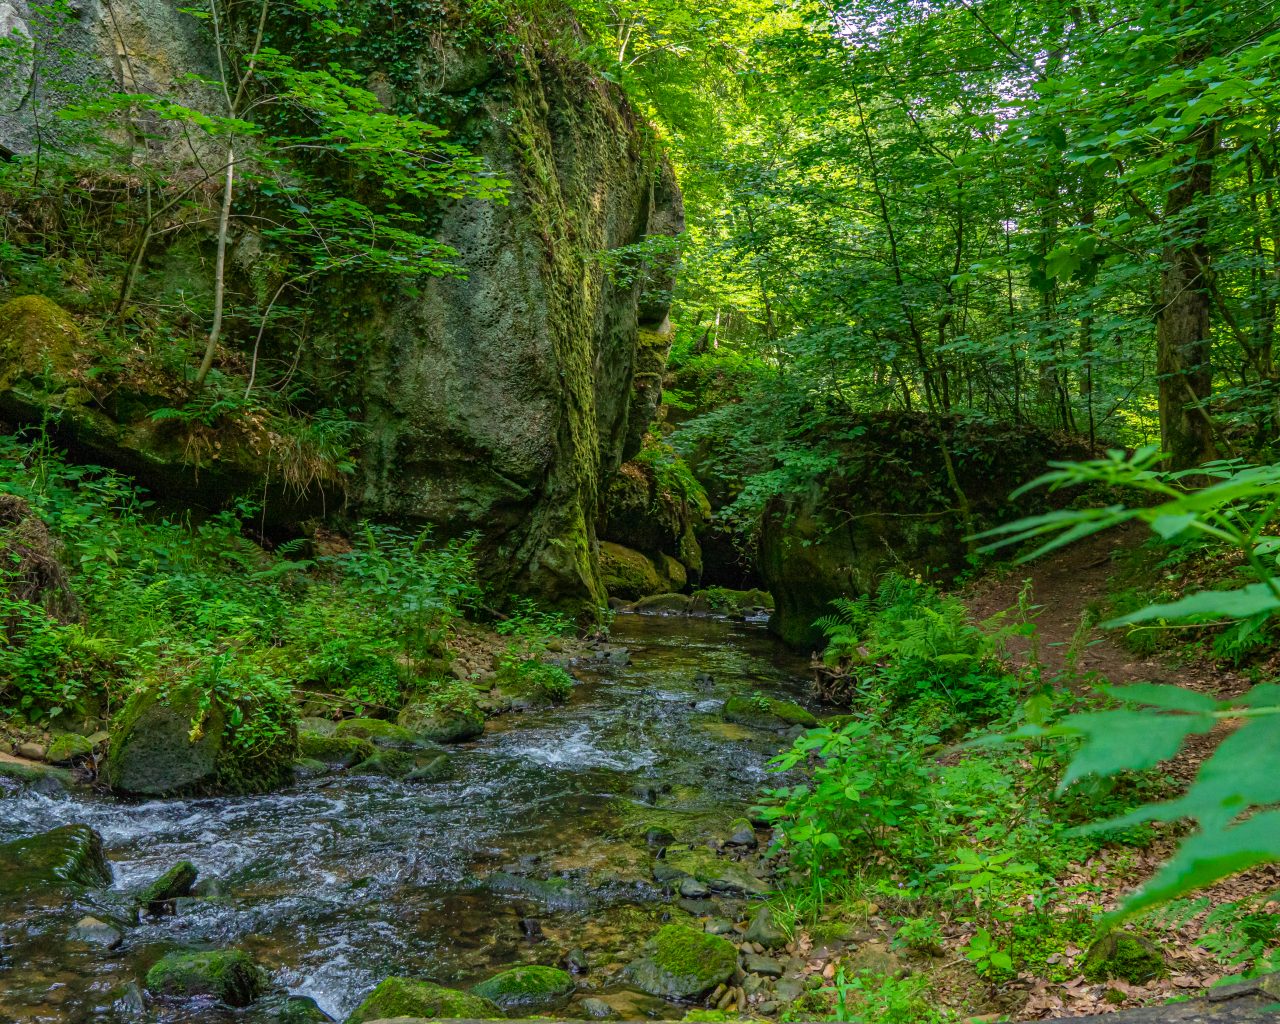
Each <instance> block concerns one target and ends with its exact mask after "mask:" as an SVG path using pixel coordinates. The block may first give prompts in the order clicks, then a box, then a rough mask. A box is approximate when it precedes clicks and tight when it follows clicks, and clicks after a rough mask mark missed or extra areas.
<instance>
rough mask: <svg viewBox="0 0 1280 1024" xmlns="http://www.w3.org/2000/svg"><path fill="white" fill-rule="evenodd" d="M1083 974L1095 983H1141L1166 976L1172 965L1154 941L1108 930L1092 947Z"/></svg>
mask: <svg viewBox="0 0 1280 1024" xmlns="http://www.w3.org/2000/svg"><path fill="white" fill-rule="evenodd" d="M1080 973H1081V974H1083V975H1084V976H1085V979H1086V980H1088V981H1092V982H1103V981H1127V982H1129V984H1131V985H1142V984H1144V983H1145V982H1148V981H1151V980H1152V979H1153V978H1163V977H1164V976H1165V975H1166V974H1168V973H1169V968H1168V965H1167V964H1166V963H1165V958H1164V954H1162V953H1161V952H1160V950H1159V949H1158V948H1157V947H1156V945H1155V943H1153V942H1151V941H1149V940H1148V939H1144V938H1142V936H1140V935H1132V934H1130V933H1129V932H1108V933H1107V934H1106V935H1104V936H1102V938H1100V939H1098V940H1097V941H1096V942H1094V944H1093V945H1092V946H1090V947H1089V951H1088V952H1087V953H1086V954H1085V958H1084V963H1083V964H1082V966H1081V971H1080Z"/></svg>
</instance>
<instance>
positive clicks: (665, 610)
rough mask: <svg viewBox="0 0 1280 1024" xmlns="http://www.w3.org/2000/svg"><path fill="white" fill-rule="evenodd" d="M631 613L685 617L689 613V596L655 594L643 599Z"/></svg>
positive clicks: (632, 607)
mask: <svg viewBox="0 0 1280 1024" xmlns="http://www.w3.org/2000/svg"><path fill="white" fill-rule="evenodd" d="M629 611H633V612H636V613H637V614H639V615H685V614H687V613H688V611H689V595H688V594H654V595H653V596H652V597H642V598H640V600H639V601H637V602H635V604H633V605H631V607H630V609H629Z"/></svg>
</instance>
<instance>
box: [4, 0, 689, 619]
mask: <svg viewBox="0 0 1280 1024" xmlns="http://www.w3.org/2000/svg"><path fill="white" fill-rule="evenodd" d="M378 17H380V15H378V14H377V13H376V12H372V13H370V14H369V17H368V18H364V17H361V18H360V22H361V24H362V28H363V31H364V33H365V34H364V35H363V36H362V37H361V39H362V40H363V42H362V43H361V44H360V45H348V43H347V42H346V41H343V40H339V41H335V42H334V45H335V46H339V45H341V46H343V47H345V49H344V50H343V52H342V53H341V55H340V59H341V60H342V61H343V62H344V63H346V64H348V65H349V66H352V65H360V64H361V63H362V61H363V62H364V66H362V67H357V68H356V70H358V71H361V72H363V73H367V75H368V79H367V84H368V86H369V88H370V90H371V91H373V92H374V93H375V94H377V95H378V96H380V97H382V98H383V100H384V102H385V103H386V104H387V105H388V106H394V107H396V108H397V109H399V110H406V109H408V110H418V111H425V112H426V113H425V114H424V117H426V118H427V119H429V120H433V121H435V122H437V123H442V124H444V125H445V126H446V127H447V128H448V129H449V130H450V131H451V133H452V134H453V136H454V137H455V138H457V139H460V140H463V141H464V143H465V144H466V145H467V147H468V148H469V149H471V150H472V151H473V152H476V153H477V154H479V155H480V156H481V157H483V160H484V162H485V164H486V165H487V167H488V168H489V169H490V170H492V171H493V172H495V173H496V174H499V175H501V176H503V177H505V178H507V179H509V180H510V181H511V183H512V187H511V190H510V193H509V196H508V199H509V201H508V202H506V203H505V204H499V203H494V202H488V201H479V200H474V201H473V200H463V201H454V202H452V203H448V204H444V205H442V206H441V207H440V208H437V209H431V210H427V211H424V213H423V217H424V220H425V221H426V222H427V223H429V224H430V233H431V234H432V236H433V237H434V238H436V239H438V240H440V241H441V242H444V243H446V244H448V245H450V246H452V247H453V248H455V249H456V250H457V251H458V253H459V258H458V261H457V262H458V263H460V265H461V267H462V269H463V270H464V271H465V275H466V276H465V278H436V279H431V280H430V281H428V282H427V283H425V284H423V285H422V286H421V288H420V289H419V290H418V291H417V292H416V293H409V292H407V291H403V290H394V289H393V290H391V291H390V292H389V293H388V292H385V291H384V290H382V289H376V288H371V287H369V285H368V283H367V282H364V281H358V280H346V281H337V282H334V283H333V286H332V287H330V286H329V285H326V291H327V293H331V294H332V296H333V306H334V307H335V308H332V309H330V310H328V311H326V312H327V313H328V314H329V315H328V316H327V318H324V322H318V323H317V326H316V332H317V335H318V338H317V339H315V343H314V344H313V345H312V348H311V350H310V352H309V353H308V354H307V355H306V356H305V357H304V365H305V363H306V362H307V361H308V360H310V361H311V362H312V363H313V364H319V365H320V366H321V368H322V369H326V370H327V376H328V377H329V378H331V379H334V380H336V381H338V382H339V383H337V384H335V385H334V386H335V388H337V389H339V390H340V391H341V394H342V398H343V399H344V400H345V399H348V398H349V399H350V403H349V404H350V405H351V406H354V407H356V408H357V410H358V415H359V416H360V418H362V419H363V420H364V421H365V423H366V425H367V427H368V430H367V432H366V440H365V442H364V444H363V447H362V450H361V452H360V460H359V466H358V469H357V471H356V473H355V474H354V475H353V476H352V477H351V478H350V479H349V480H348V481H346V487H345V491H346V493H345V495H342V496H341V497H343V498H345V501H346V510H347V512H348V513H354V514H358V515H369V516H374V517H380V518H386V519H392V520H396V521H400V522H404V523H420V524H433V525H435V526H436V527H437V528H438V530H439V532H441V533H443V534H447V535H452V536H457V535H462V534H465V533H469V532H471V531H478V532H479V534H480V535H481V550H480V554H479V561H480V563H481V565H482V567H484V568H486V569H487V570H491V574H492V576H493V577H494V582H495V583H497V584H499V586H500V588H501V589H502V590H508V589H513V590H517V591H523V592H526V593H530V594H533V595H535V596H537V597H539V598H542V599H544V600H547V601H550V602H551V603H554V604H557V605H560V606H563V607H565V608H569V609H572V610H575V611H578V610H582V609H588V608H591V607H601V606H603V605H604V604H605V602H606V594H605V591H604V587H603V585H602V582H601V575H600V568H599V555H598V546H597V538H596V533H595V531H596V523H597V521H598V518H599V511H600V504H601V500H602V494H603V492H604V488H605V487H606V486H607V484H608V481H609V479H610V478H611V477H612V475H613V474H614V473H615V472H616V470H617V469H618V467H619V465H620V464H621V463H622V462H623V461H624V459H626V458H629V457H631V456H633V455H634V454H636V452H638V451H639V447H640V441H641V438H642V437H643V434H644V430H645V427H646V425H647V424H648V422H649V420H650V419H651V418H652V416H653V412H654V409H655V407H656V404H657V401H658V391H659V382H660V380H661V368H662V363H663V361H664V360H665V356H666V347H667V344H668V333H669V329H668V327H667V325H666V315H667V307H668V303H669V290H670V280H669V275H670V273H671V272H672V267H673V258H672V257H671V256H670V255H667V256H665V257H662V258H657V259H653V260H645V259H644V257H643V254H641V255H639V256H636V257H632V256H629V255H628V256H625V257H621V258H620V257H619V254H618V250H621V249H625V248H626V247H629V246H632V245H635V244H636V243H641V242H644V241H645V240H646V239H647V238H650V237H653V236H673V235H676V234H679V232H680V231H681V230H682V229H683V209H682V205H681V200H680V193H679V189H678V187H677V185H676V182H675V180H674V177H673V174H672V171H671V168H670V166H669V164H668V163H667V162H666V161H665V160H664V158H663V157H662V155H661V153H660V152H659V151H658V150H657V149H656V148H655V146H654V143H653V140H652V137H651V135H649V134H648V133H647V132H646V130H645V126H644V125H643V124H642V123H641V121H640V119H639V117H638V116H637V114H636V113H635V111H634V109H633V108H632V107H631V105H630V104H629V103H628V101H627V99H626V97H625V96H624V95H623V93H622V91H621V90H620V89H619V88H618V87H617V86H616V85H614V84H612V83H610V82H608V81H607V80H606V79H604V78H603V77H602V76H600V75H599V74H598V73H596V72H594V71H593V70H592V69H590V68H589V67H588V66H587V65H585V64H583V63H582V62H580V61H578V60H576V59H573V58H571V57H570V56H568V55H566V53H565V52H564V48H563V47H559V48H557V47H556V46H554V45H552V44H551V43H550V42H548V41H546V40H547V39H550V38H552V37H553V36H557V35H563V34H565V33H569V34H572V33H573V32H574V31H576V29H575V28H574V26H572V25H571V24H570V23H567V22H562V23H560V24H558V25H557V26H555V27H554V28H548V29H547V30H546V31H542V30H540V29H539V28H538V27H536V26H533V27H530V26H529V25H527V24H523V23H519V25H518V31H517V37H518V38H517V39H516V41H515V42H512V41H510V40H507V41H506V42H504V43H503V44H502V46H495V45H493V43H492V40H491V39H490V38H488V37H489V36H490V35H491V34H492V33H491V30H490V29H488V28H485V27H484V26H481V25H479V24H477V23H476V22H474V21H473V20H470V19H472V15H470V14H469V13H467V11H466V10H465V9H464V7H463V6H462V5H457V6H451V5H446V6H445V9H444V10H443V12H439V11H437V12H435V13H433V14H432V15H431V17H432V18H434V19H436V21H434V22H432V24H431V25H430V26H428V27H429V28H431V31H421V32H417V31H415V32H414V33H409V32H408V31H407V30H406V31H405V32H403V33H401V34H400V35H398V36H397V35H396V33H397V28H396V26H393V25H390V24H389V25H386V26H379V25H378V24H377V23H376V22H377V18H378ZM424 17H425V16H424ZM490 17H492V15H490ZM40 19H41V15H40V14H39V13H36V12H33V9H32V8H30V7H28V5H27V3H26V0H0V26H3V25H9V26H10V28H11V29H12V30H13V31H14V32H16V33H17V35H18V36H19V37H22V38H31V39H32V40H33V44H32V48H31V51H30V52H29V53H28V52H22V48H21V47H18V48H17V49H16V50H15V51H14V53H15V54H16V57H15V59H16V60H18V62H19V63H20V64H22V67H23V68H26V70H27V72H28V74H27V78H26V79H24V81H25V80H27V79H29V80H30V81H32V82H34V83H36V88H37V89H39V88H40V83H41V82H42V81H45V80H50V81H52V80H53V79H56V80H57V82H58V85H59V87H60V88H61V87H64V86H69V87H70V88H71V90H72V91H74V90H75V87H76V86H77V84H79V83H85V82H89V81H90V80H92V79H95V78H96V79H98V80H101V81H105V82H106V83H108V84H109V87H113V88H115V89H118V90H119V91H121V92H141V91H150V92H155V93H160V94H165V95H175V96H177V97H178V98H179V99H181V100H182V101H183V102H186V103H189V104H193V105H199V104H200V102H201V101H202V97H201V95H200V89H201V87H200V86H198V85H189V84H186V83H185V82H183V81H182V79H181V75H180V74H179V73H178V72H179V71H180V72H182V73H183V74H185V73H186V72H196V73H198V74H205V75H211V74H213V73H215V62H214V61H213V59H212V58H213V52H212V49H211V47H210V45H209V43H208V42H207V40H206V35H205V33H206V30H205V29H204V28H202V26H201V24H200V23H199V22H198V21H197V20H196V19H194V18H191V17H189V16H188V15H184V14H181V13H179V12H178V11H177V9H176V8H171V7H166V6H165V5H162V4H159V5H158V4H155V3H151V2H143V0H137V2H134V3H127V4H123V5H116V7H115V8H112V9H110V10H109V9H108V8H107V6H106V5H102V4H98V3H96V2H95V0H85V2H84V3H83V4H79V5H77V6H76V8H75V16H74V17H73V18H72V19H71V21H70V22H69V23H68V25H67V26H66V27H65V28H64V30H63V31H64V34H63V35H62V37H61V40H62V41H61V43H60V46H61V48H62V51H66V50H67V48H68V47H70V48H71V49H72V50H74V57H73V58H69V57H67V56H66V55H65V52H55V50H56V49H57V48H55V47H53V46H52V45H51V44H49V43H48V39H49V38H51V35H50V33H49V32H48V30H47V26H45V25H44V23H43V22H42V21H41V20H40ZM397 24H398V23H397ZM513 24H515V23H513ZM418 28H422V26H418ZM379 33H381V35H380V34H379ZM541 36H545V37H546V38H545V39H544V38H540V37H541ZM68 40H70V42H68ZM405 40H411V42H409V43H406V42H405ZM406 45H412V46H414V47H416V48H417V49H416V51H415V52H412V53H401V52H400V51H403V50H404V48H405V46H406ZM389 46H390V47H398V48H399V49H398V50H397V53H398V54H399V57H398V58H397V61H396V62H395V65H396V66H395V68H394V69H392V70H389V69H388V68H386V67H384V66H381V65H380V64H379V62H378V60H377V58H376V57H373V56H371V55H372V54H374V53H382V52H385V51H386V49H387V48H388V47H389ZM504 47H505V49H504ZM400 57H403V58H404V59H403V60H401V59H399V58H400ZM32 61H34V62H35V63H36V65H37V66H39V65H40V62H42V61H43V62H45V74H44V75H43V77H42V76H41V75H34V76H32V75H31V74H30V73H29V72H30V68H27V64H29V63H31V62H32ZM406 68H410V69H412V70H411V71H409V72H407V73H406V70H405V69H406ZM52 99H53V94H52V92H50V93H49V94H48V95H46V96H45V97H44V99H43V102H44V104H45V109H44V114H45V115H47V112H48V104H49V103H50V102H51V101H52ZM40 100H41V97H39V96H38V95H34V94H32V93H31V92H30V91H29V88H28V87H26V86H22V85H15V86H13V87H11V88H7V89H6V90H5V91H4V92H3V93H0V101H2V103H0V107H2V109H0V146H3V147H4V148H5V149H6V150H8V151H11V152H23V151H27V150H29V149H30V148H31V147H32V146H33V144H34V140H35V138H36V134H35V127H34V126H35V123H36V113H35V112H36V110H37V108H38V107H39V106H40ZM151 145H152V146H153V147H161V148H163V147H164V145H165V144H164V142H163V132H162V133H161V140H160V141H153V142H152V143H151ZM166 246H168V248H166ZM209 246H210V238H208V237H205V238H200V237H197V236H195V235H194V234H192V233H190V232H189V233H188V235H187V236H186V241H185V242H184V243H183V244H182V245H181V246H178V245H175V244H170V243H167V242H157V243H155V244H154V245H153V247H152V252H151V254H150V255H149V259H150V260H151V262H152V264H153V266H152V267H151V269H152V270H153V271H156V270H157V267H161V266H162V268H163V274H161V273H159V272H158V271H157V272H156V274H155V275H154V276H157V277H160V276H167V277H168V279H169V280H170V282H171V281H172V278H173V276H174V275H179V276H180V275H181V274H182V273H183V268H184V266H185V267H187V268H188V272H189V273H191V275H192V276H193V278H199V279H200V281H205V282H207V278H208V273H207V270H205V269H200V268H201V267H202V266H204V265H206V264H207V261H208V257H209V254H210V253H209ZM255 251H257V248H256V247H255V245H254V244H253V239H252V237H251V236H247V235H246V236H244V237H242V238H241V239H240V241H239V244H238V246H237V250H236V256H235V274H236V275H238V276H239V278H240V284H239V287H240V288H241V291H242V292H245V293H251V291H252V288H253V287H254V281H255V280H256V278H255V274H256V273H258V271H256V270H255V267H254V264H253V260H254V258H255V256H254V253H255ZM663 251H664V252H667V253H669V252H670V247H669V246H668V247H665V248H664V249H663ZM620 267H621V269H622V270H623V271H625V272H619V268H620ZM196 286H202V287H207V283H206V284H205V285H199V284H198V282H197V283H196V284H193V287H196ZM371 293H376V294H371ZM139 294H140V295H141V296H143V297H144V298H145V282H144V283H143V284H140V285H139ZM642 333H643V339H642V337H641V335H642ZM249 340H250V341H251V339H249ZM234 341H235V339H234V338H231V339H229V344H233V343H234ZM277 343H278V344H279V345H280V347H281V349H283V348H284V347H285V346H286V345H287V346H290V347H293V346H295V345H296V339H283V340H279V341H278V342H277ZM272 344H273V342H272V339H271V338H267V339H266V341H265V342H264V346H263V347H264V353H263V354H264V358H266V357H267V356H268V355H276V356H279V355H280V353H279V352H275V353H272V352H271V351H270V349H271V345H272ZM245 347H246V348H247V347H249V343H248V342H246V343H245ZM326 352H327V353H330V355H329V356H326V355H324V353H326ZM285 358H286V362H287V360H288V359H289V358H293V357H292V355H290V354H286V357H285ZM326 359H331V362H330V363H329V364H328V365H327V366H326V365H325V360H326ZM5 376H6V374H5V370H4V367H2V366H0V382H2V381H3V380H4V379H5ZM83 390H84V389H82V388H81V389H77V388H76V387H74V386H71V382H69V381H67V380H59V381H55V382H53V385H52V388H51V390H49V392H48V393H49V395H50V396H53V397H57V399H58V402H57V407H58V408H59V409H61V410H64V415H62V417H61V420H60V422H61V423H62V424H63V426H64V429H65V432H66V434H67V437H66V441H67V443H70V444H72V445H73V447H79V448H81V449H84V450H85V451H86V452H87V453H88V454H89V455H91V456H92V457H93V459H94V461H97V462H103V463H107V464H110V465H118V466H121V468H125V469H127V470H128V471H130V472H133V473H135V474H136V475H138V476H140V477H141V478H142V479H143V481H144V482H149V483H151V484H152V485H153V486H154V487H156V488H157V489H163V490H164V491H165V492H166V493H168V494H177V493H181V492H182V491H187V492H188V494H189V495H190V496H194V497H195V498H197V499H205V500H210V501H212V500H215V499H216V498H217V497H223V498H226V497H229V496H230V493H229V492H241V491H244V490H246V489H248V488H247V486H246V485H247V484H249V483H250V482H251V481H252V478H253V475H254V473H255V472H256V471H258V470H259V468H260V467H261V468H262V469H263V471H264V472H265V471H266V467H269V466H270V465H271V462H272V453H271V452H270V451H269V450H267V449H266V448H264V447H263V445H262V444H260V443H258V441H255V440H254V439H253V438H244V439H239V438H236V439H223V438H219V439H217V443H213V442H212V441H211V442H210V443H209V444H203V443H202V444H201V445H200V446H198V450H199V451H201V452H202V453H203V464H202V465H201V466H200V467H199V472H198V473H197V472H195V471H188V472H187V477H188V478H189V480H190V483H191V485H192V486H190V487H184V486H182V481H181V480H180V479H178V476H179V475H180V474H175V472H174V469H175V466H177V467H178V468H179V469H181V468H182V466H181V464H182V462H183V461H184V459H186V458H187V457H188V456H189V455H190V453H191V452H192V450H193V446H192V445H191V444H190V443H189V440H188V439H186V438H185V436H184V435H182V434H181V430H182V429H183V428H181V427H180V426H178V425H174V424H171V423H170V424H166V423H161V424H157V423H156V422H155V421H154V418H153V417H152V416H151V414H153V413H154V412H155V410H156V408H157V406H158V405H161V404H164V403H163V402H162V401H160V400H159V399H157V398H155V396H139V400H138V401H133V402H130V403H120V402H119V401H115V402H114V404H113V402H112V401H103V400H101V399H100V397H99V396H92V395H91V396H89V399H86V396H85V395H84V394H82V393H81V392H82V391H83ZM90 390H92V389H91V388H90ZM42 393H43V392H42ZM67 410H70V411H67ZM0 412H3V413H4V415H6V416H7V417H8V418H9V419H10V421H11V422H23V421H24V420H29V419H32V418H34V417H35V415H36V413H37V412H38V410H35V409H31V408H27V407H26V406H24V404H23V403H22V402H16V401H9V402H6V401H5V400H4V396H3V395H0ZM228 429H229V430H230V429H231V428H230V427H229V428H228ZM232 432H233V433H234V431H232ZM266 444H267V445H268V447H269V444H270V441H269V439H267V442H266ZM277 466H278V462H277ZM275 475H276V477H277V478H278V477H279V475H280V474H279V470H278V468H277V470H276V473H275ZM320 483H322V484H327V485H328V486H329V487H330V490H331V493H330V495H329V498H328V500H326V501H325V502H324V504H323V505H322V506H321V505H320V504H319V503H317V502H315V501H314V500H313V501H312V502H311V503H310V504H303V505H297V504H296V503H295V505H294V506H293V507H289V506H288V505H287V503H286V502H284V501H283V500H282V499H280V498H276V499H275V500H274V512H275V514H276V516H277V521H283V522H286V523H294V524H296V523H297V522H299V521H300V520H302V519H304V518H306V517H307V516H313V515H315V514H316V512H317V510H318V509H320V508H323V510H324V511H325V512H332V511H333V509H334V508H335V506H336V505H339V504H341V502H338V501H336V500H335V499H336V498H338V497H339V495H338V494H337V493H336V492H335V481H333V480H330V481H320ZM313 498H314V493H313ZM269 504H270V502H269ZM271 515H272V510H269V512H268V517H270V516H271Z"/></svg>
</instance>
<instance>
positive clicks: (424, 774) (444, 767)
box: [404, 754, 453, 782]
mask: <svg viewBox="0 0 1280 1024" xmlns="http://www.w3.org/2000/svg"><path fill="white" fill-rule="evenodd" d="M452 767H453V762H452V761H450V760H449V755H448V754H436V755H435V756H434V757H432V756H430V755H428V756H427V758H426V759H425V760H424V759H423V758H419V759H418V765H417V767H416V768H414V769H413V771H411V772H410V773H409V774H408V775H406V776H405V777H404V781H405V782H440V781H441V780H442V779H445V778H447V777H448V775H449V770H450V769H451V768H452Z"/></svg>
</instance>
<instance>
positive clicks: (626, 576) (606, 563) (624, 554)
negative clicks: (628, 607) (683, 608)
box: [600, 541, 667, 601]
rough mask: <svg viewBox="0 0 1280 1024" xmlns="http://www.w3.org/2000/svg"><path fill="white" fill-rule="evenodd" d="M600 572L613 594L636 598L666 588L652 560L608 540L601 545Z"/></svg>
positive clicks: (608, 589) (629, 598)
mask: <svg viewBox="0 0 1280 1024" xmlns="http://www.w3.org/2000/svg"><path fill="white" fill-rule="evenodd" d="M600 574H601V578H602V580H603V582H604V586H605V589H606V590H607V591H608V593H609V596H610V597H621V598H625V599H626V600H629V601H635V600H638V599H640V598H643V597H649V596H650V595H653V594H661V593H662V592H663V591H665V590H667V586H666V583H665V580H664V579H663V574H662V573H660V572H659V569H658V567H657V565H655V564H654V562H653V559H651V558H649V556H648V555H643V554H641V553H640V552H639V551H634V550H632V549H631V548H628V547H624V546H623V545H621V544H613V543H610V542H609V541H604V542H602V543H601V544H600Z"/></svg>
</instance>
